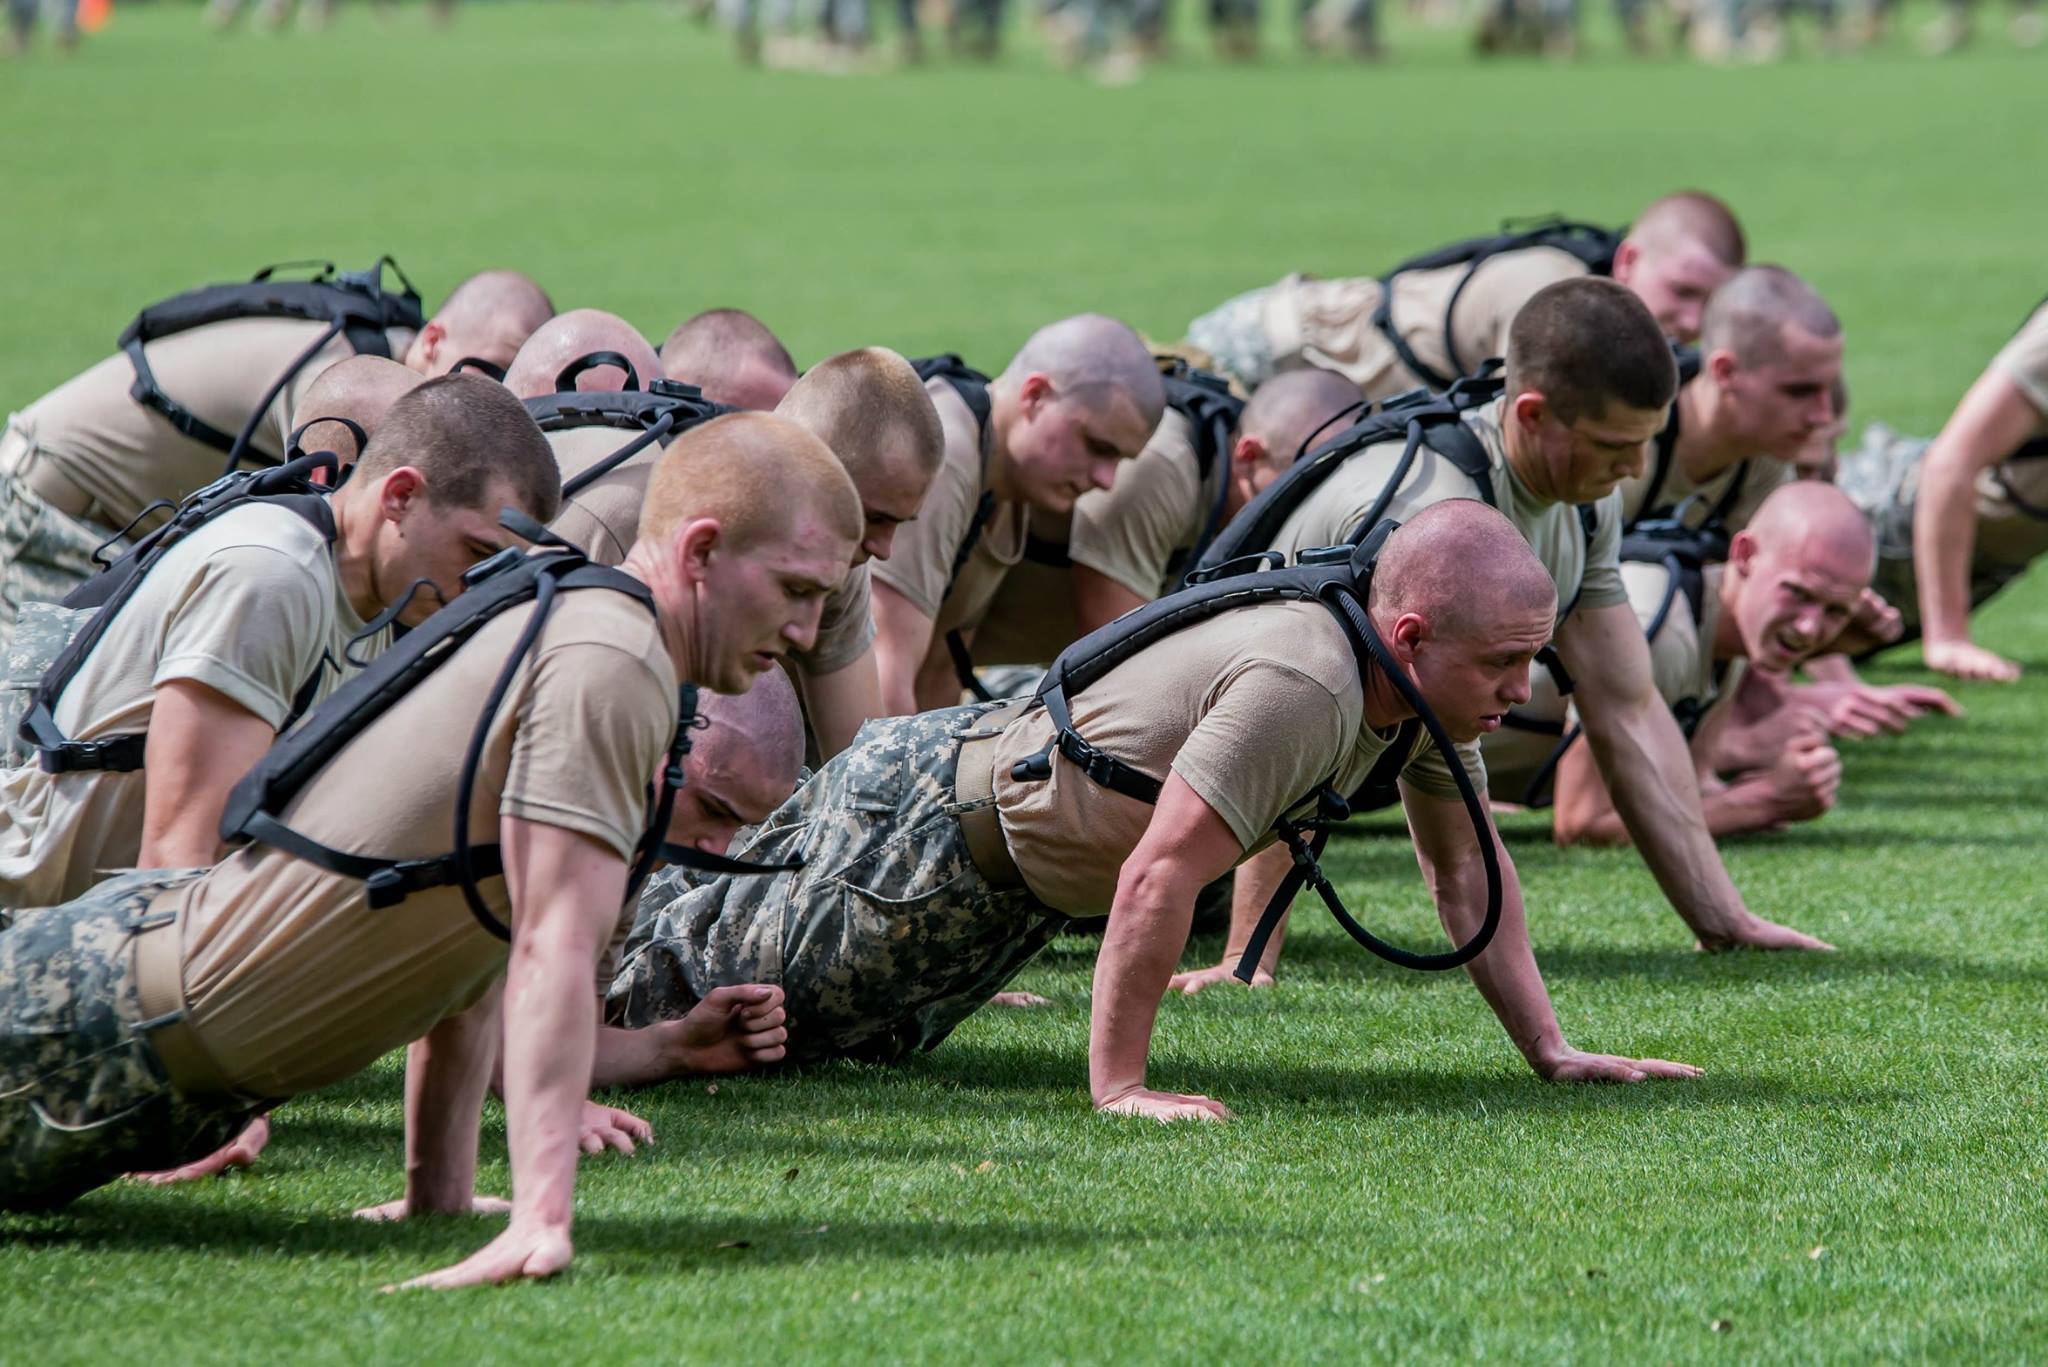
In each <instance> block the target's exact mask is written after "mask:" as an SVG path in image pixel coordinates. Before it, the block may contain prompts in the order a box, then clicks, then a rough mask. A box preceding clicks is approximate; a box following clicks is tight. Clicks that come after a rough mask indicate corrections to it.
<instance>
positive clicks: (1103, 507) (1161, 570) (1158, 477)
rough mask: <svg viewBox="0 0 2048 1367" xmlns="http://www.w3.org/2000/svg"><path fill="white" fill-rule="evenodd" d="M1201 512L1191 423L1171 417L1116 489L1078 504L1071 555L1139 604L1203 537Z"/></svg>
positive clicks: (1155, 592) (1175, 415)
mask: <svg viewBox="0 0 2048 1367" xmlns="http://www.w3.org/2000/svg"><path fill="white" fill-rule="evenodd" d="M1202 512H1203V509H1202V481H1201V478H1200V475H1199V472H1198V471H1197V469H1196V466H1195V453H1194V448H1193V447H1192V445H1191V444H1190V442H1189V440H1188V428H1187V419H1185V418H1183V417H1181V416H1180V415H1179V414H1178V413H1173V412H1169V413H1168V414H1167V416H1166V418H1165V419H1164V420H1163V421H1162V422H1161V423H1160V426H1159V430H1158V431H1157V432H1155V433H1154V434H1153V436H1152V440H1151V442H1150V443H1148V444H1147V445H1146V447H1145V449H1144V450H1143V451H1140V452H1139V453H1138V456H1137V458H1136V459H1135V460H1132V461H1129V462H1127V463H1126V464H1124V465H1123V467H1122V468H1121V469H1119V470H1118V471H1117V476H1116V483H1115V484H1114V485H1112V486H1111V487H1110V488H1108V489H1101V490H1095V491H1093V492H1091V493H1088V494H1084V495H1083V496H1082V497H1081V499H1080V501H1079V502H1077V503H1076V504H1075V505H1074V529H1073V534H1072V538H1071V540H1070V541H1069V543H1068V545H1067V556H1068V558H1069V559H1071V560H1072V561H1073V562H1074V563H1075V564H1076V565H1082V566H1086V567H1087V568H1088V569H1091V570H1094V571H1095V572H1096V573H1097V574H1099V575H1102V576H1103V577H1104V578H1106V579H1109V580H1111V581H1113V582H1115V583H1117V584H1120V585H1122V586H1123V587H1124V588H1126V589H1129V590H1130V591H1131V592H1132V593H1135V594H1137V595H1138V596H1139V597H1140V598H1145V599H1151V598H1156V597H1158V596H1159V591H1160V589H1161V588H1162V587H1163V586H1164V583H1165V580H1166V567H1167V565H1168V564H1169V563H1170V562H1171V561H1172V559H1173V557H1174V553H1175V552H1177V551H1179V550H1181V549H1183V548H1185V547H1188V546H1192V545H1193V544H1194V537H1195V536H1198V535H1200V533H1201V523H1202Z"/></svg>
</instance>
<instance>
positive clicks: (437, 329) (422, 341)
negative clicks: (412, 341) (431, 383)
mask: <svg viewBox="0 0 2048 1367" xmlns="http://www.w3.org/2000/svg"><path fill="white" fill-rule="evenodd" d="M447 340H448V329H447V328H445V327H442V326H441V325H440V324H439V323H437V322H429V323H428V324H427V325H426V326H425V327H423V328H421V329H420V335H419V341H418V346H419V349H420V361H421V362H422V363H423V364H424V365H425V366H426V371H425V373H426V374H428V375H432V374H434V373H436V372H435V369H434V362H435V358H437V357H438V356H440V354H441V345H442V343H444V342H446V341H447Z"/></svg>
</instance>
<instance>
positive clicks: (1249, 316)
mask: <svg viewBox="0 0 2048 1367" xmlns="http://www.w3.org/2000/svg"><path fill="white" fill-rule="evenodd" d="M1271 292H1272V290H1271V287H1270V286H1269V287H1268V288H1266V289H1257V290H1252V291H1250V292H1249V293H1246V294H1240V295H1238V296H1237V297H1236V298H1235V299H1228V300H1225V301H1224V302H1223V303H1221V304H1219V305H1217V306H1216V307H1215V308H1213V309H1210V310H1209V311H1208V312H1207V313H1205V314H1203V315H1202V316H1201V317H1199V318H1197V319H1195V321H1194V322H1192V323H1189V324H1188V336H1187V345H1189V346H1191V347H1199V348H1200V349H1201V350H1203V351H1204V352H1207V353H1208V354H1209V356H1210V357H1211V358H1212V359H1213V360H1214V362H1215V368H1216V369H1218V370H1220V371H1222V372H1223V373H1224V374H1226V375H1228V376H1229V377H1230V378H1231V379H1233V380H1236V381H1237V382H1238V383H1239V384H1241V385H1243V386H1244V387H1245V388H1246V389H1248V390H1250V389H1257V388H1258V387H1259V386H1260V385H1262V384H1264V383H1265V382H1266V381H1268V380H1270V379H1272V378H1273V371H1274V368H1275V365H1274V363H1275V360H1276V358H1275V357H1274V355H1273V342H1272V339H1271V338H1270V337H1269V336H1268V334H1267V332H1266V296H1267V295H1268V294H1270V293H1271Z"/></svg>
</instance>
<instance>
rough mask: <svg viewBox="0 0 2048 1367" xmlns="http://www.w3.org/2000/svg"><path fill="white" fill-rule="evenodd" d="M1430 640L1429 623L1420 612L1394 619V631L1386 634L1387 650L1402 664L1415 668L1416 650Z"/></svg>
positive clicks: (1408, 613) (1409, 613)
mask: <svg viewBox="0 0 2048 1367" xmlns="http://www.w3.org/2000/svg"><path fill="white" fill-rule="evenodd" d="M1428 639H1429V621H1428V619H1427V618H1425V617H1423V616H1422V614H1421V613H1419V612H1404V613H1402V614H1401V615H1400V616H1399V617H1397V618H1395V619H1394V629H1393V630H1392V631H1389V632H1388V633H1387V634H1386V642H1387V649H1388V650H1390V651H1392V652H1393V655H1394V658H1395V659H1396V660H1398V661H1400V662H1401V663H1402V664H1404V665H1407V666H1409V667H1411V668H1412V667H1413V666H1414V664H1415V650H1416V647H1418V646H1420V645H1421V644H1422V643H1423V642H1424V641H1427V640H1428Z"/></svg>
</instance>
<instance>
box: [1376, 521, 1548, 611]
mask: <svg viewBox="0 0 2048 1367" xmlns="http://www.w3.org/2000/svg"><path fill="white" fill-rule="evenodd" d="M1370 609H1371V613H1372V620H1373V625H1374V626H1376V627H1378V628H1379V630H1380V631H1381V632H1382V633H1383V634H1384V633H1386V632H1389V631H1391V630H1392V629H1393V624H1394V622H1395V621H1396V620H1397V619H1398V618H1400V617H1402V616H1403V615H1405V614H1407V613H1414V614H1415V615H1417V616H1419V617H1421V618H1422V619H1423V620H1424V621H1426V622H1428V623H1429V624H1430V627H1431V628H1432V629H1433V630H1434V631H1435V633H1436V634H1437V635H1439V636H1444V637H1457V638H1463V639H1466V640H1475V641H1489V640H1491V639H1492V638H1493V637H1494V636H1495V635H1497V634H1498V633H1500V632H1502V631H1504V630H1505V629H1507V628H1508V627H1509V626H1511V625H1514V624H1518V623H1521V622H1524V621H1526V620H1528V619H1530V618H1532V617H1547V616H1548V615H1550V614H1552V613H1555V612H1556V611H1557V588H1556V586H1555V585H1554V584H1552V583H1551V580H1550V572H1549V571H1548V570H1546V569H1544V568H1543V562H1542V561H1540V560H1538V559H1537V558H1536V552H1534V551H1533V550H1531V549H1529V543H1528V541H1527V540H1525V539H1524V538H1523V536H1522V534H1521V533H1520V532H1518V531H1516V530H1515V524H1514V523H1512V522H1510V521H1508V520H1507V518H1505V517H1503V516H1502V515H1501V514H1500V513H1499V512H1497V511H1495V510H1494V509H1492V508H1489V507H1487V506H1486V505H1485V504H1484V503H1481V502H1480V501H1479V500H1477V499H1469V498H1454V499H1447V500H1445V501H1444V502H1442V503H1432V504H1431V505H1430V506H1429V507H1427V508H1424V509H1423V510H1422V511H1421V512H1419V513H1417V514H1416V515H1415V516H1414V517H1412V518H1410V519H1409V520H1408V521H1406V522H1404V523H1402V524H1401V526H1400V527H1399V528H1398V529H1397V530H1396V531H1395V532H1394V534H1393V535H1392V536H1390V537H1388V538H1387V542H1386V545H1385V546H1383V547H1381V549H1380V556H1379V563H1378V565H1377V566H1376V567H1375V568H1374V570H1373V576H1372V597H1371V602H1370Z"/></svg>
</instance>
